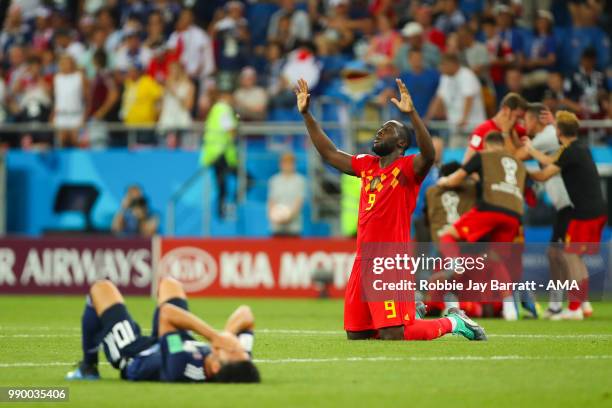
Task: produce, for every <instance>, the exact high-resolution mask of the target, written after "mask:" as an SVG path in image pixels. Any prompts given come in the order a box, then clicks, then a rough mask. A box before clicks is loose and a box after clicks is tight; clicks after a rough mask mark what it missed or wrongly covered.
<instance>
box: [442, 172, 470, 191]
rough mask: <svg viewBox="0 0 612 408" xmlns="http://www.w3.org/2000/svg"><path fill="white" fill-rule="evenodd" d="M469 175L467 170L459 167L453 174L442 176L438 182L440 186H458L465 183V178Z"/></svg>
mask: <svg viewBox="0 0 612 408" xmlns="http://www.w3.org/2000/svg"><path fill="white" fill-rule="evenodd" d="M467 176H468V173H467V171H465V170H464V169H458V170H456V171H455V172H454V173H453V174H450V175H449V176H446V177H440V178H439V179H438V182H437V183H436V184H437V185H439V186H440V187H450V188H452V187H458V186H460V185H461V183H463V180H465V178H466V177H467Z"/></svg>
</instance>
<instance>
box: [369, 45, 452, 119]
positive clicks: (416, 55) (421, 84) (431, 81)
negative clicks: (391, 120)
mask: <svg viewBox="0 0 612 408" xmlns="http://www.w3.org/2000/svg"><path fill="white" fill-rule="evenodd" d="M408 58H409V60H410V61H409V63H410V67H411V68H412V69H411V70H410V71H404V72H402V73H401V74H400V79H401V80H402V81H403V82H404V84H406V86H407V87H408V89H409V90H410V95H412V102H413V103H414V108H415V109H416V110H417V112H418V113H419V115H420V116H422V117H423V116H425V114H426V113H427V108H428V107H429V104H430V103H431V101H432V99H433V98H434V96H435V95H436V90H437V89H438V83H439V81H440V74H439V73H438V70H436V69H432V68H425V63H424V61H423V52H422V51H421V50H418V49H416V48H415V49H411V50H410V51H409V52H408ZM389 82H393V83H388V84H387V88H386V90H385V92H384V94H383V95H382V97H383V100H382V101H381V102H384V103H386V102H387V101H388V100H389V98H391V97H392V96H393V95H394V94H395V90H396V84H395V81H394V80H393V81H389ZM394 116H398V115H397V114H395V115H394Z"/></svg>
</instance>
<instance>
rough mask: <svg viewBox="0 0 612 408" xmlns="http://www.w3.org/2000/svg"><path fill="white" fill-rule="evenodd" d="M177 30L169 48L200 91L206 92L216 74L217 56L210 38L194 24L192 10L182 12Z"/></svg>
mask: <svg viewBox="0 0 612 408" xmlns="http://www.w3.org/2000/svg"><path fill="white" fill-rule="evenodd" d="M175 28H176V29H175V31H174V32H173V33H172V34H171V35H170V38H169V39H168V47H169V48H170V49H172V50H174V51H175V52H176V54H177V55H178V56H179V59H180V61H181V63H182V64H183V66H184V67H185V71H186V72H187V75H188V76H189V77H190V78H191V80H192V81H194V82H195V83H196V87H197V86H198V85H199V86H200V88H199V89H200V90H204V89H205V86H206V84H207V80H208V79H209V78H210V77H211V76H212V74H213V73H214V72H215V56H214V53H213V44H212V42H211V40H210V37H209V36H208V34H206V32H204V30H202V29H201V28H200V27H198V26H197V25H195V24H194V22H193V11H192V10H191V9H183V10H181V13H180V14H179V17H178V20H177V21H176V25H175ZM196 93H197V92H196Z"/></svg>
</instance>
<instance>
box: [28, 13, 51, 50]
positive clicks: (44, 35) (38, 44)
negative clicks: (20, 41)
mask: <svg viewBox="0 0 612 408" xmlns="http://www.w3.org/2000/svg"><path fill="white" fill-rule="evenodd" d="M50 16H51V13H50V12H49V10H48V9H46V8H40V9H39V10H37V12H36V19H35V20H34V33H33V34H32V51H34V52H35V53H40V52H42V51H44V50H47V49H49V48H50V47H51V40H52V39H53V29H52V28H51V25H50V19H49V17H50Z"/></svg>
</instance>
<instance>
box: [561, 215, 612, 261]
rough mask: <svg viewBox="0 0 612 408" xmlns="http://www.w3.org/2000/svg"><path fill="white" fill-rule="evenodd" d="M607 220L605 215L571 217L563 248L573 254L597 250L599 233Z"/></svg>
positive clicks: (595, 251) (589, 252) (591, 252)
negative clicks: (586, 218) (585, 217)
mask: <svg viewBox="0 0 612 408" xmlns="http://www.w3.org/2000/svg"><path fill="white" fill-rule="evenodd" d="M607 221H608V217H607V216H606V215H602V216H600V217H597V218H591V219H588V220H578V219H571V220H570V222H569V224H568V225H567V231H566V232H565V249H566V251H567V252H570V253H574V254H596V253H598V252H599V243H600V242H601V233H602V231H603V229H604V226H605V225H606V222H607Z"/></svg>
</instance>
